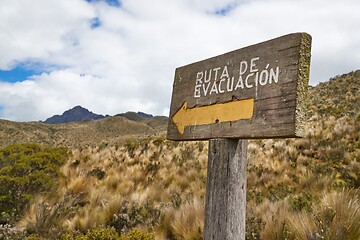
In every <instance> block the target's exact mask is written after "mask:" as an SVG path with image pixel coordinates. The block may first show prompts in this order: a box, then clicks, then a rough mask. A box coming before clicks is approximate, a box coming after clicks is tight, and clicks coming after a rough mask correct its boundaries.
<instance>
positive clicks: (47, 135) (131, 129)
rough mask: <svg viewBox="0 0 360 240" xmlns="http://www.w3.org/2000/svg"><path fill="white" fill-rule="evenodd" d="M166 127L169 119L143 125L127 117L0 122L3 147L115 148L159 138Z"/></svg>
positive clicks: (142, 122)
mask: <svg viewBox="0 0 360 240" xmlns="http://www.w3.org/2000/svg"><path fill="white" fill-rule="evenodd" d="M166 124H167V118H166V117H154V118H151V119H145V120H143V121H141V122H138V121H131V120H129V119H127V118H125V117H108V118H104V119H101V120H97V121H85V122H78V123H67V124H45V123H41V122H21V123H20V122H11V121H6V120H0V147H4V146H7V145H9V144H15V143H16V144H19V143H28V142H33V143H39V144H43V145H47V146H68V147H86V146H93V147H94V146H97V145H99V144H101V142H102V141H105V142H106V143H108V144H112V145H114V144H115V143H119V142H124V139H127V138H131V137H146V136H153V135H157V134H159V133H161V132H164V131H165V129H166Z"/></svg>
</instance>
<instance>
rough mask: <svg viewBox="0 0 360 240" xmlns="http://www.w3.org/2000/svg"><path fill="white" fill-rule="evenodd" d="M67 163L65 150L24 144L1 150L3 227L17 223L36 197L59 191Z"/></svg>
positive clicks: (0, 187)
mask: <svg viewBox="0 0 360 240" xmlns="http://www.w3.org/2000/svg"><path fill="white" fill-rule="evenodd" d="M66 160H67V150H66V149H64V148H42V147H41V146H39V145H36V144H25V145H10V146H8V147H5V148H3V149H0V213H1V215H0V223H1V224H6V223H10V222H12V221H15V220H17V219H18V218H19V217H20V215H21V213H22V211H23V210H24V207H25V206H26V204H28V203H29V201H30V200H32V199H33V198H34V197H35V196H36V194H39V193H43V192H48V191H51V190H52V189H53V188H56V183H57V182H56V181H57V179H58V177H59V176H60V169H59V168H60V166H61V165H63V164H64V163H65V161H66Z"/></svg>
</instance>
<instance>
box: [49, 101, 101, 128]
mask: <svg viewBox="0 0 360 240" xmlns="http://www.w3.org/2000/svg"><path fill="white" fill-rule="evenodd" d="M102 118H104V116H103V115H100V114H95V113H93V112H91V111H89V110H88V109H86V108H83V107H82V106H80V105H78V106H75V107H73V108H72V109H69V110H67V111H65V112H64V113H63V114H62V115H54V116H52V117H50V118H48V119H46V120H45V123H48V124H61V123H69V122H81V121H86V120H98V119H102Z"/></svg>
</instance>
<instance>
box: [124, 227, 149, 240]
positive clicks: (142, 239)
mask: <svg viewBox="0 0 360 240" xmlns="http://www.w3.org/2000/svg"><path fill="white" fill-rule="evenodd" d="M120 240H155V236H154V234H152V233H148V232H144V231H141V230H138V229H136V228H133V229H131V231H130V232H128V233H127V234H126V235H122V236H121V237H120Z"/></svg>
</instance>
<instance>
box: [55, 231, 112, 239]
mask: <svg viewBox="0 0 360 240" xmlns="http://www.w3.org/2000/svg"><path fill="white" fill-rule="evenodd" d="M118 239H119V235H118V234H117V233H116V231H115V229H113V228H95V229H90V230H89V231H88V232H87V233H86V234H82V233H79V232H77V233H76V234H70V233H66V234H64V235H62V237H61V240H118Z"/></svg>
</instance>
